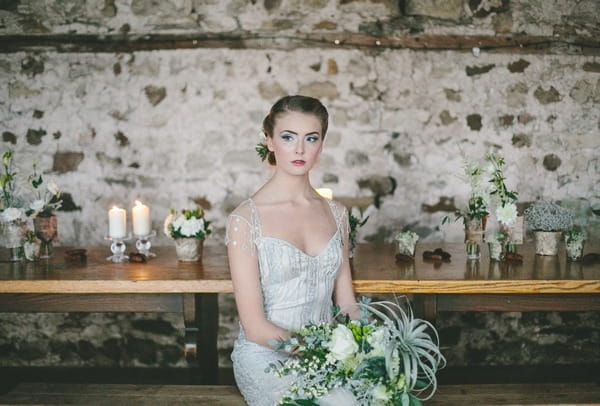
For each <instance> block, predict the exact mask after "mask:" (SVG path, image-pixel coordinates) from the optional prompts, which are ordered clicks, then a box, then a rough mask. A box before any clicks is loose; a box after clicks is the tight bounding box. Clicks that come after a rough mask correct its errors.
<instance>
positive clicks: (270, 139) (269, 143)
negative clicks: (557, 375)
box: [265, 137, 275, 152]
mask: <svg viewBox="0 0 600 406" xmlns="http://www.w3.org/2000/svg"><path fill="white" fill-rule="evenodd" d="M265 138H266V141H267V149H268V150H269V151H271V152H273V150H274V149H275V148H273V137H265Z"/></svg>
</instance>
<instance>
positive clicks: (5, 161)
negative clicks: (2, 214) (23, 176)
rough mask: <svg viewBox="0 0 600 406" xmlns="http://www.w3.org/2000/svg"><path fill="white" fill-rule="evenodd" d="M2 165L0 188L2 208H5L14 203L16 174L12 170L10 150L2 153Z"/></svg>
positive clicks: (12, 205)
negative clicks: (0, 191)
mask: <svg viewBox="0 0 600 406" xmlns="http://www.w3.org/2000/svg"><path fill="white" fill-rule="evenodd" d="M2 166H3V169H4V171H3V173H2V175H1V176H0V189H1V190H2V204H3V208H4V209H7V208H9V207H14V206H15V205H16V201H15V200H16V196H15V189H16V185H15V177H16V175H17V174H16V172H13V170H12V151H6V152H5V153H4V154H2Z"/></svg>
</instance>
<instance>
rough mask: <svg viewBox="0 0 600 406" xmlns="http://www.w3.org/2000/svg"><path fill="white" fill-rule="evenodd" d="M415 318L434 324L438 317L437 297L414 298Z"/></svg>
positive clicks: (418, 296)
mask: <svg viewBox="0 0 600 406" xmlns="http://www.w3.org/2000/svg"><path fill="white" fill-rule="evenodd" d="M413 306H414V309H413V310H414V312H415V316H416V317H419V318H422V319H425V320H428V321H430V322H432V323H433V322H434V321H435V319H436V317H437V295H426V294H416V295H414V296H413Z"/></svg>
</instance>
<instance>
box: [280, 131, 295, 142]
mask: <svg viewBox="0 0 600 406" xmlns="http://www.w3.org/2000/svg"><path fill="white" fill-rule="evenodd" d="M281 139H282V140H284V141H292V140H293V139H294V136H293V135H291V134H289V133H283V134H281Z"/></svg>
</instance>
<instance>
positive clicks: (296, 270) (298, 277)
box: [228, 199, 345, 329]
mask: <svg viewBox="0 0 600 406" xmlns="http://www.w3.org/2000/svg"><path fill="white" fill-rule="evenodd" d="M327 202H328V204H329V207H330V209H331V213H332V216H333V218H334V219H335V223H336V231H335V233H334V234H333V235H332V236H331V238H330V239H329V241H328V242H327V244H326V245H325V247H324V248H323V249H322V250H321V252H320V253H319V254H317V255H316V256H311V255H308V254H306V253H305V252H303V251H302V250H300V249H299V248H298V247H296V246H294V245H293V244H291V243H289V242H288V241H285V240H282V239H280V238H276V237H270V236H265V235H263V234H262V229H261V222H260V216H259V212H258V209H257V208H256V205H255V204H254V201H253V200H252V199H248V200H246V201H245V202H244V203H242V205H240V207H239V208H238V209H237V210H236V212H234V214H232V215H231V216H240V217H239V218H235V219H231V220H233V221H234V222H235V223H238V224H239V223H241V224H240V225H239V226H242V227H243V226H246V227H247V226H249V227H250V233H249V235H248V237H249V238H250V239H251V243H250V244H249V247H248V248H249V249H252V250H254V251H253V252H254V253H255V254H256V255H257V259H258V265H259V273H260V284H261V288H262V293H263V305H264V309H265V314H266V317H267V319H268V320H270V321H272V322H273V323H275V324H276V325H278V326H280V327H283V328H285V329H297V328H300V327H301V326H303V325H304V324H307V323H309V322H314V323H318V322H323V321H329V319H330V315H331V307H332V304H333V302H332V295H333V288H334V283H335V279H336V276H337V272H338V270H339V269H340V265H341V264H342V227H343V218H344V214H345V213H344V210H345V209H342V210H340V209H339V208H338V206H337V204H336V203H334V202H332V201H329V200H328V201H327ZM244 206H247V209H246V210H244ZM240 209H242V210H240ZM244 212H245V213H246V215H245V216H244V215H243V214H235V213H244ZM246 221H247V222H248V224H244V223H245V222H246ZM228 234H230V233H228ZM228 243H231V241H228Z"/></svg>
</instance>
